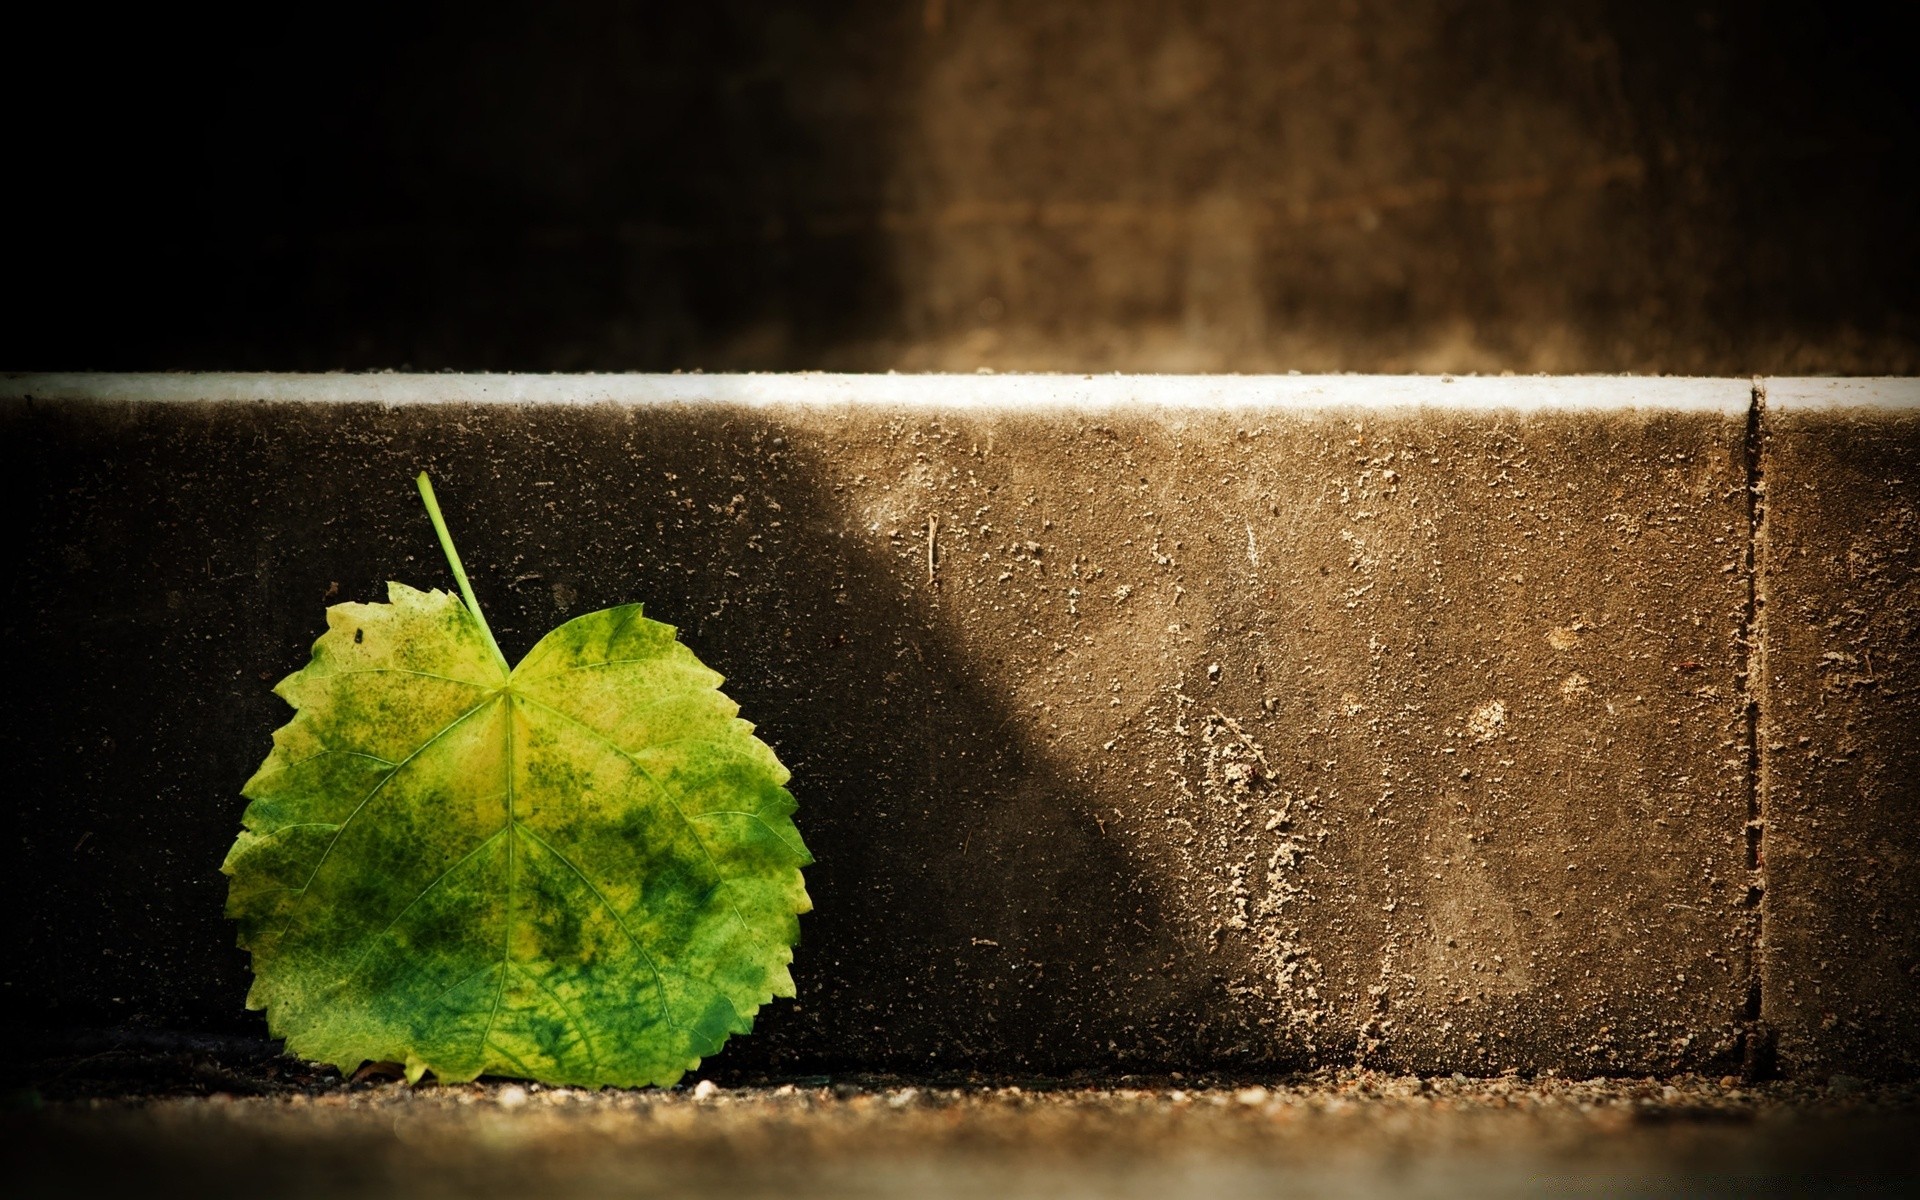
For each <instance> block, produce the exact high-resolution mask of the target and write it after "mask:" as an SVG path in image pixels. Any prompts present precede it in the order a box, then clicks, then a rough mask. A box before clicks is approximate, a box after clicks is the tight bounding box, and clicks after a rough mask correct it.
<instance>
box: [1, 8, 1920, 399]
mask: <svg viewBox="0 0 1920 1200" xmlns="http://www.w3.org/2000/svg"><path fill="white" fill-rule="evenodd" d="M1906 15H1907V14H1906V11H1905V9H1904V8H1903V7H1902V6H1898V5H1873V4H1866V5H1861V4H1853V5H1845V6H1838V5H1809V4H1805V3H1796V4H1789V3H1772V2H1768V0H1758V2H1756V0H1692V2H1690V3H1687V4H1672V3H1665V2H1656V3H1650V2H1647V0H1559V2H1557V3H1552V4H1540V3H1537V2H1533V0H1179V2H1163V0H1101V2H1100V3H1097V4H1088V3H1084V2H1072V0H854V2H847V0H842V2H841V3H834V4H821V3H818V2H816V0H709V2H707V3H702V4H679V5H664V4H631V3H623V2H620V0H575V2H574V3H569V4H567V5H564V6H554V5H525V4H520V3H513V2H510V0H463V2H461V3H446V2H442V3H439V4H420V5H409V6H408V7H407V10H406V11H405V12H404V13H399V12H390V11H382V12H380V13H378V14H377V15H374V14H363V15H361V16H357V17H356V16H347V15H343V14H341V13H333V12H330V13H329V14H327V15H324V16H318V15H316V14H314V13H313V12H310V11H308V10H306V9H300V8H288V9H286V10H284V11H280V10H275V11H270V12H261V13H257V14H255V15H254V16H253V17H252V18H251V19H249V20H248V21H247V22H245V23H243V24H239V25H236V23H234V22H231V21H228V20H226V19H225V18H224V17H223V16H220V15H217V14H212V13H208V14H205V15H196V14H184V13H179V12H174V11H165V12H161V11H159V10H156V11H154V12H153V13H151V14H134V15H131V16H129V17H127V18H125V19H124V20H119V21H113V22H101V21H99V20H97V19H95V18H94V16H93V14H92V13H91V11H90V10H87V9H84V8H74V9H71V10H66V9H58V10H49V11H43V12H40V13H37V14H36V18H35V20H34V21H33V22H31V23H29V24H28V25H26V26H23V27H21V28H20V29H18V30H15V31H14V36H15V39H16V43H17V49H16V52H15V54H14V55H13V59H14V62H13V67H12V69H11V70H9V71H8V72H7V73H6V76H5V78H3V79H0V130H4V132H5V134H6V137H5V144H6V146H7V147H8V155H9V158H8V169H9V175H10V176H11V177H13V178H15V179H17V180H19V181H20V186H19V187H18V188H16V189H15V195H14V196H13V204H14V205H15V206H16V207H18V208H20V209H21V210H22V214H21V216H20V218H19V219H18V220H16V221H14V222H12V223H10V224H9V226H8V227H7V229H6V230H5V231H3V232H0V270H3V272H4V275H5V277H6V278H8V279H9V280H11V281H13V284H14V286H15V287H16V288H17V289H18V290H20V291H21V292H22V294H30V295H32V296H33V297H34V302H33V303H32V304H30V305H22V306H19V307H22V308H24V310H25V311H23V312H21V313H19V314H17V315H16V317H15V318H14V320H12V321H9V322H6V323H5V324H4V325H0V367H4V368H5V369H9V370H27V369H32V370H48V369H60V370H71V369H96V370H102V369H104V370H170V369H180V368H191V369H201V370H205V369H219V370H232V369H270V370H331V369H341V368H345V369H366V368H376V369H377V368H381V367H388V368H401V369H406V368H407V365H408V364H411V367H412V368H413V369H417V370H438V369H441V368H454V369H461V370H482V369H492V370H503V369H512V370H542V371H551V370H561V371H578V370H666V369H672V368H688V369H692V368H705V369H706V370H709V371H712V370H718V369H732V370H744V369H755V370H768V369H777V370H807V369H821V368H825V369H837V370H886V369H888V368H898V369H901V370H964V371H971V370H973V369H975V368H976V367H980V366H988V367H994V368H997V369H1000V370H1009V369H1015V370H1078V371H1109V370H1128V371H1199V370H1237V371H1267V370H1279V371H1284V370H1288V369H1298V370H1306V371H1329V370H1332V371H1339V370H1360V371H1375V372H1380V371H1386V372H1396V371H1407V370H1419V371H1428V372H1437V371H1447V370H1451V371H1468V370H1478V371H1482V372H1495V371H1499V370H1502V369H1511V370H1516V371H1523V372H1526V371H1536V370H1546V371H1622V370H1632V371H1639V372H1661V371H1666V372H1688V373H1702V374H1721V375H1738V376H1744V375H1747V374H1750V373H1753V372H1765V373H1779V374H1784V373H1827V372H1847V373H1855V374H1859V373H1911V372H1913V371H1915V370H1920V291H1917V290H1916V284H1915V281H1916V280H1917V279H1920V272H1916V270H1915V265H1916V261H1920V259H1917V258H1916V251H1920V234H1916V227H1915V224H1914V222H1913V221H1912V219H1911V216H1912V207H1913V205H1912V197H1913V196H1914V194H1915V193H1916V190H1917V189H1920V123H1916V122H1915V120H1914V115H1915V113H1916V111H1920V103H1917V102H1920V92H1916V79H1917V78H1920V76H1916V73H1915V72H1914V71H1913V70H1912V69H1911V65H1910V63H1909V62H1908V59H1907V55H1906V50H1905V47H1906V45H1907V39H1906V38H1905V37H1904V36H1903V35H1904V26H1905V24H1906V21H1904V20H1903V19H1902V18H1904V17H1905V16H1906Z"/></svg>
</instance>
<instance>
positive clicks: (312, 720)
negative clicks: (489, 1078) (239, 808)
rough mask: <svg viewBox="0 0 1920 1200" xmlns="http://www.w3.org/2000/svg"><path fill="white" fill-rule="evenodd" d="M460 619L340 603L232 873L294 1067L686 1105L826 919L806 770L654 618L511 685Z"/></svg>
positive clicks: (618, 616) (258, 995) (778, 989)
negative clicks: (800, 821) (799, 822)
mask: <svg viewBox="0 0 1920 1200" xmlns="http://www.w3.org/2000/svg"><path fill="white" fill-rule="evenodd" d="M421 490H422V493H423V495H425V496H426V498H427V502H428V509H429V511H430V513H431V514H432V515H433V518H434V524H435V527H436V529H437V530H438V531H439V532H440V534H441V541H442V544H443V546H445V548H446V550H447V554H448V559H449V561H450V563H451V564H452V565H453V568H454V574H455V577H456V578H457V579H458V580H459V583H460V586H461V591H462V593H463V594H464V595H465V596H466V603H464V604H463V603H462V602H461V599H460V598H459V597H456V596H453V595H450V594H448V593H446V592H440V591H426V592H423V591H417V590H415V589H413V588H410V587H407V586H405V585H404V584H399V583H394V584H390V585H389V591H388V598H387V603H385V604H339V605H335V606H334V607H332V608H330V609H328V610H327V632H326V633H325V634H324V635H322V637H321V638H320V640H319V641H318V642H316V643H315V644H314V648H313V658H312V661H310V662H309V663H308V664H307V665H306V666H305V667H303V668H302V669H300V670H299V671H296V672H295V673H294V674H292V675H290V676H288V677H287V678H286V679H284V680H282V681H281V683H280V684H279V686H278V687H277V688H276V689H275V691H276V692H277V693H278V694H279V695H280V696H282V697H283V698H285V699H286V700H287V701H288V702H289V703H291V704H292V705H293V706H294V708H295V709H296V710H298V711H297V712H296V714H295V715H294V718H293V719H292V720H291V721H290V722H288V723H287V724H286V725H285V726H283V727H282V728H281V729H280V730H278V731H277V732H276V733H275V734H274V739H273V743H274V744H273V751H272V752H271V753H270V754H269V755H268V756H267V760H266V762H265V763H263V764H262V765H261V767H260V770H259V771H258V772H257V773H256V774H255V775H254V776H253V778H252V779H251V780H249V781H248V783H247V784H246V786H245V788H244V789H243V792H244V794H245V796H246V797H247V798H248V800H249V801H250V803H249V804H248V806H247V810H246V814H245V816H244V818H243V819H242V824H243V831H242V832H241V834H240V836H239V838H238V840H237V841H235V843H234V845H233V849H232V850H231V851H230V852H229V853H228V855H227V859H226V863H225V865H224V866H223V868H222V869H223V870H224V871H225V872H226V873H227V874H228V875H230V876H231V877H232V880H231V884H230V887H229V893H228V902H227V910H228V914H229V915H230V916H232V917H233V918H234V919H235V920H236V921H237V922H238V923H239V926H240V945H241V946H242V947H243V948H245V949H246V950H248V951H250V952H251V954H252V958H253V972H254V984H253V989H252V991H251V993H250V994H249V996H248V1001H247V1002H248V1004H249V1006H250V1007H253V1008H264V1009H265V1010H266V1012H267V1022H268V1025H269V1027H270V1029H271V1030H272V1031H273V1033H274V1034H275V1035H276V1036H279V1037H283V1038H285V1039H286V1044H287V1048H288V1049H289V1050H290V1051H292V1052H293V1053H295V1054H298V1055H301V1056H303V1057H306V1058H310V1059H316V1060H319V1061H322V1062H328V1063H332V1064H334V1065H336V1066H339V1067H341V1068H342V1069H343V1070H351V1069H352V1068H353V1067H355V1066H357V1065H359V1064H360V1063H362V1062H367V1061H394V1062H399V1063H403V1064H405V1067H406V1070H407V1075H408V1077H409V1078H410V1079H413V1080H415V1081H417V1080H418V1079H419V1078H420V1077H421V1076H422V1075H424V1074H425V1073H426V1072H428V1071H431V1072H432V1073H433V1074H434V1075H435V1076H436V1077H437V1078H439V1079H441V1080H443V1081H448V1082H456V1081H462V1080H468V1079H472V1078H474V1077H475V1076H477V1075H480V1074H482V1073H489V1074H502V1075H513V1076H518V1077H521V1078H526V1079H534V1080H539V1081H542V1082H547V1083H564V1084H573V1085H584V1086H599V1085H605V1084H612V1085H622V1086H634V1085H639V1084H648V1083H652V1084H660V1085H668V1084H671V1083H673V1082H674V1081H675V1080H677V1079H679V1078H680V1076H681V1074H682V1073H683V1072H685V1071H687V1070H689V1069H691V1068H692V1067H694V1066H696V1065H697V1064H698V1063H699V1061H700V1060H701V1059H702V1058H704V1057H705V1056H707V1055H709V1054H712V1053H713V1052H715V1051H716V1050H718V1049H719V1048H720V1046H721V1044H722V1043H723V1042H725V1041H726V1039H727V1038H728V1037H729V1036H730V1035H732V1034H735V1033H744V1032H746V1031H747V1030H748V1029H750V1028H751V1026H752V1020H753V1016H754V1013H755V1012H756V1011H757V1010H758V1009H759V1008H760V1006H761V1005H763V1004H765V1003H767V1002H768V1001H769V1000H770V999H772V998H773V997H774V996H791V995H793V994H794V993H793V980H792V977H791V975H790V974H789V973H788V964H789V963H790V962H791V961H792V957H793V954H792V947H793V945H794V943H795V941H796V940H797V939H798V936H799V922H798V916H799V914H800V913H803V912H806V911H807V910H808V909H809V907H810V902H809V900H808V898H807V893H806V888H805V885H804V882H803V880H802V878H801V874H800V868H801V867H802V866H805V865H806V864H807V863H808V862H810V861H812V859H811V856H810V855H809V854H808V853H807V849H806V847H805V845H804V844H803V843H802V842H801V840H800V834H799V831H798V830H797V829H795V828H794V825H793V821H792V813H793V811H794V808H795V805H794V801H793V797H792V796H791V794H789V793H788V791H787V790H786V788H785V786H784V785H785V783H786V781H787V778H788V774H787V771H786V769H785V768H784V767H782V766H781V765H780V762H779V760H778V759H777V758H775V756H774V754H773V751H772V750H771V749H769V748H768V747H767V746H766V745H765V743H763V742H761V741H760V740H759V739H758V738H756V737H754V736H753V727H752V726H751V725H749V724H748V723H747V722H745V721H743V720H741V719H740V718H739V716H738V706H736V705H735V704H734V703H733V702H732V701H731V700H729V699H727V697H726V696H725V695H723V694H722V693H721V692H720V691H719V690H718V689H719V685H720V682H721V679H720V676H719V675H717V674H716V673H714V672H713V671H712V670H710V669H708V668H707V667H706V666H705V665H703V664H702V663H701V662H700V661H699V659H697V658H695V657H694V655H693V652H692V651H690V650H689V649H687V648H686V647H685V646H684V645H682V644H681V643H680V642H679V641H678V640H677V639H676V637H675V633H674V630H673V628H672V627H670V626H667V625H663V624H660V623H659V622H656V621H650V620H648V619H646V618H645V617H644V616H642V615H641V610H640V606H639V605H638V604H629V605H623V606H621V607H619V608H611V609H606V610H604V611H601V612H596V613H589V614H588V615H586V616H583V617H579V618H576V619H574V620H572V621H568V622H567V623H566V624H564V625H562V626H560V627H559V628H558V629H555V630H554V631H553V632H551V633H549V634H547V636H546V637H544V638H542V639H541V641H540V642H539V644H538V645H536V646H535V647H534V648H533V650H532V651H531V652H530V653H528V654H527V656H526V657H525V658H524V659H522V660H521V662H520V663H519V665H518V666H515V667H513V668H512V669H511V670H509V669H508V667H507V664H506V661H505V659H504V658H503V657H502V656H501V654H500V652H499V650H498V648H497V647H496V645H495V643H494V640H493V635H492V633H491V631H490V630H489V629H488V628H487V625H486V621H485V618H484V617H483V616H482V615H481V614H480V610H479V606H478V604H477V603H475V602H474V600H473V597H472V588H471V586H470V585H469V584H468V582H467V579H466V575H465V572H464V571H463V570H462V569H461V567H460V564H459V559H458V556H457V554H455V553H454V550H453V546H452V542H451V539H450V538H449V537H448V536H447V534H446V531H445V523H444V521H443V520H442V519H441V518H440V514H439V509H438V506H437V504H435V503H434V501H433V498H432V491H431V488H430V486H429V485H428V484H427V483H426V477H425V476H424V475H423V476H421Z"/></svg>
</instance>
